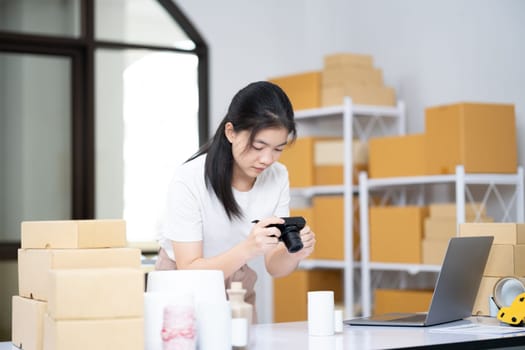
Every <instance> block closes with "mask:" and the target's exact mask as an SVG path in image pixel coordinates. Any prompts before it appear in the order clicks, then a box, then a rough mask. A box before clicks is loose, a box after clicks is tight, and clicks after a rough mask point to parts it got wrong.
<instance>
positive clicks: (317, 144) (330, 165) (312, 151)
mask: <svg viewBox="0 0 525 350" xmlns="http://www.w3.org/2000/svg"><path fill="white" fill-rule="evenodd" d="M352 153H353V154H352V157H353V159H354V173H357V171H359V170H362V169H366V164H364V165H363V164H356V163H355V162H357V161H359V162H366V160H367V158H368V152H367V145H366V143H362V142H360V141H357V140H356V141H354V142H353V147H352ZM344 161H345V158H344V148H343V141H342V139H340V138H334V137H301V138H298V139H297V140H296V141H295V143H294V144H292V145H290V147H288V148H286V149H285V150H284V152H283V153H282V155H281V157H280V158H279V162H280V163H282V164H284V165H285V166H286V168H287V169H288V174H289V178H290V186H291V187H310V186H321V185H341V184H343V175H344V173H343V167H344ZM354 181H357V175H356V176H354ZM355 183H357V182H355Z"/></svg>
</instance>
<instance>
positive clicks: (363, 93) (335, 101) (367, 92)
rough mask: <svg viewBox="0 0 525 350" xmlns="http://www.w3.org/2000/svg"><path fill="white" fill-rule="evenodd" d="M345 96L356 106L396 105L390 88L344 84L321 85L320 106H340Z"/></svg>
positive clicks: (394, 96)
mask: <svg viewBox="0 0 525 350" xmlns="http://www.w3.org/2000/svg"><path fill="white" fill-rule="evenodd" d="M347 96H350V97H351V98H352V103H354V104H357V105H371V106H395V105H396V103H397V101H396V92H395V90H394V89H393V88H391V87H388V86H367V85H356V84H344V85H323V86H322V88H321V105H322V106H325V107H326V106H340V105H342V104H343V101H344V97H347Z"/></svg>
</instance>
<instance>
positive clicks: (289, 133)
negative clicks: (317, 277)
mask: <svg viewBox="0 0 525 350" xmlns="http://www.w3.org/2000/svg"><path fill="white" fill-rule="evenodd" d="M295 137H296V129H295V122H294V115H293V109H292V105H291V103H290V101H289V99H288V97H287V96H286V94H285V93H284V92H283V90H282V89H281V88H279V87H278V86H277V85H275V84H272V83H269V82H264V81H261V82H254V83H251V84H249V85H248V86H246V87H245V88H243V89H241V90H240V91H239V92H237V94H236V95H235V96H234V97H233V99H232V101H231V103H230V106H229V108H228V112H227V114H226V116H225V117H224V119H223V120H222V122H221V123H220V125H219V127H218V128H217V131H216V132H215V135H214V136H213V137H212V138H211V140H210V141H209V142H208V143H207V144H205V145H204V146H203V147H202V148H201V149H200V150H199V151H198V152H197V153H196V154H195V155H194V156H192V157H191V158H190V159H189V160H188V161H186V162H185V163H184V164H183V165H182V166H181V167H180V168H179V169H178V170H177V172H176V174H175V176H174V178H173V179H172V181H171V183H170V186H169V189H168V197H167V207H166V213H165V218H164V221H163V225H162V228H161V232H160V236H161V237H160V240H159V242H160V246H161V250H160V252H159V257H158V261H157V266H156V268H157V269H160V270H165V269H175V268H176V269H216V270H222V271H223V273H224V276H225V278H226V281H225V283H226V286H227V287H229V284H230V283H231V281H241V282H242V283H243V287H244V288H245V289H246V290H247V293H246V301H247V302H250V303H252V304H253V305H254V306H255V292H254V289H253V287H254V284H255V280H256V278H257V277H256V274H255V272H254V271H253V270H252V269H251V268H249V267H248V266H247V263H248V262H249V261H250V260H252V259H254V258H256V257H259V256H264V261H265V266H266V269H267V271H268V272H269V274H270V275H271V276H273V277H281V276H285V275H287V274H289V273H291V272H292V271H293V270H294V269H295V268H296V267H297V264H298V263H299V261H300V260H301V259H304V258H306V257H307V256H309V255H310V254H311V253H312V252H313V249H314V245H315V235H314V233H313V232H312V231H311V230H310V228H309V227H308V225H306V226H305V227H304V228H303V229H302V230H300V239H301V240H302V243H303V248H302V249H301V250H299V251H298V252H295V253H289V252H288V250H287V249H286V247H285V246H284V244H283V243H282V242H280V241H279V240H278V237H279V236H280V235H281V231H280V230H279V229H278V228H276V227H267V226H268V225H271V224H283V223H284V220H283V219H282V218H281V217H286V216H289V204H290V193H289V181H288V172H287V170H286V168H285V167H284V165H282V164H280V163H278V162H277V160H278V159H279V156H280V155H281V152H282V151H283V150H284V148H285V147H286V146H287V144H288V143H289V142H292V141H293V140H294V139H295ZM254 220H259V221H258V222H257V223H256V224H254V223H253V222H252V221H254Z"/></svg>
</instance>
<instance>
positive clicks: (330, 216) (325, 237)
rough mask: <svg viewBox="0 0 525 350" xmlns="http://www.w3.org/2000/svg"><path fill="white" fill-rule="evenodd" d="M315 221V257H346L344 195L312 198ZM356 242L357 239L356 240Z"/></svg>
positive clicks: (338, 258)
mask: <svg viewBox="0 0 525 350" xmlns="http://www.w3.org/2000/svg"><path fill="white" fill-rule="evenodd" d="M312 203H313V209H314V221H315V231H314V232H315V240H316V243H315V250H314V253H313V255H314V257H315V259H335V260H343V259H344V246H345V245H344V199H343V196H316V197H314V198H313V200H312ZM354 242H355V240H354Z"/></svg>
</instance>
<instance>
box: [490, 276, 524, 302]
mask: <svg viewBox="0 0 525 350" xmlns="http://www.w3.org/2000/svg"><path fill="white" fill-rule="evenodd" d="M524 292H525V278H523V277H515V276H505V277H502V278H500V279H499V280H497V281H496V283H494V289H493V290H492V296H493V298H494V302H495V303H496V306H497V307H498V309H501V308H502V307H507V306H510V305H511V304H512V302H513V301H514V299H515V298H516V297H517V296H518V295H519V294H521V293H524Z"/></svg>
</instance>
